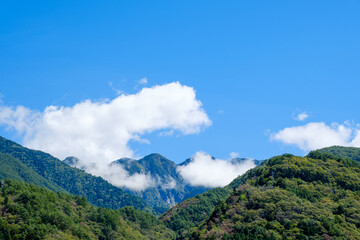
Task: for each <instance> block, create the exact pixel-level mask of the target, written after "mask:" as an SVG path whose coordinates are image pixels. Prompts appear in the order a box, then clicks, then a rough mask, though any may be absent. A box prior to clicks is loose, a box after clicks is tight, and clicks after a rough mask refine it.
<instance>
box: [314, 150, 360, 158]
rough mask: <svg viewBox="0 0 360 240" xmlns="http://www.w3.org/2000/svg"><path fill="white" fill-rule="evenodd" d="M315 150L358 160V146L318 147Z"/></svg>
mask: <svg viewBox="0 0 360 240" xmlns="http://www.w3.org/2000/svg"><path fill="white" fill-rule="evenodd" d="M314 152H315V151H314ZM316 152H320V153H331V154H333V155H335V156H338V157H342V158H349V159H352V160H355V161H358V162H360V148H356V147H341V146H332V147H326V148H321V149H318V150H316Z"/></svg>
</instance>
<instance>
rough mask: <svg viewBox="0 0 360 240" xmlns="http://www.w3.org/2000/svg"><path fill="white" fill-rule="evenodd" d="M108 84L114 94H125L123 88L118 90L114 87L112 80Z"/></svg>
mask: <svg viewBox="0 0 360 240" xmlns="http://www.w3.org/2000/svg"><path fill="white" fill-rule="evenodd" d="M109 86H110V87H111V89H112V90H113V91H114V92H115V93H116V95H120V94H125V92H124V91H123V90H120V89H117V88H116V87H114V84H113V83H112V82H109Z"/></svg>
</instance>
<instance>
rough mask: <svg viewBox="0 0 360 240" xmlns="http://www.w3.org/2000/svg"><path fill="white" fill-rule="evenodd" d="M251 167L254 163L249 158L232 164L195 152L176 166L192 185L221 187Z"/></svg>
mask: <svg viewBox="0 0 360 240" xmlns="http://www.w3.org/2000/svg"><path fill="white" fill-rule="evenodd" d="M253 167H255V164H254V161H253V160H251V159H248V160H245V161H243V162H238V163H235V164H234V163H231V162H229V161H225V160H220V159H213V158H212V157H211V156H210V155H209V154H207V153H204V152H197V153H196V154H195V156H194V157H192V159H191V162H190V163H189V164H187V165H185V166H178V168H177V170H178V172H179V173H180V175H181V176H182V177H183V178H184V180H185V181H187V182H188V183H189V184H191V185H193V186H205V187H223V186H225V185H227V184H229V183H230V182H231V181H232V180H234V179H235V178H236V177H238V176H239V175H241V174H243V173H245V172H246V171H247V170H249V169H250V168H253Z"/></svg>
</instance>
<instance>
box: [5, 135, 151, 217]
mask: <svg viewBox="0 0 360 240" xmlns="http://www.w3.org/2000/svg"><path fill="white" fill-rule="evenodd" d="M0 153H3V154H7V155H6V156H9V155H10V156H12V158H11V159H12V160H14V159H17V160H19V161H20V162H21V163H23V164H25V165H26V166H27V167H28V168H31V169H32V170H33V171H34V172H36V173H37V174H38V175H40V176H41V177H42V178H44V179H46V180H47V181H48V182H51V183H52V184H53V185H54V186H56V185H57V186H59V187H60V188H62V189H65V190H66V191H68V192H69V193H71V194H74V195H80V196H85V197H86V198H87V199H88V201H89V202H90V203H92V204H94V205H96V206H101V207H107V208H112V209H117V208H121V207H124V206H134V207H135V208H136V209H140V210H146V211H149V212H151V211H152V209H151V208H150V207H149V206H148V205H147V204H146V202H145V201H144V200H143V199H141V198H139V197H136V196H132V195H130V194H128V193H126V192H125V191H124V190H122V189H120V188H117V187H115V186H113V185H111V184H110V183H108V182H107V181H105V180H104V179H102V178H101V177H95V176H92V175H90V174H87V173H85V172H84V171H83V170H80V169H77V168H73V167H70V166H68V165H67V164H65V163H63V162H62V161H60V160H59V159H57V158H55V157H53V156H51V155H50V154H47V153H44V152H41V151H35V150H31V149H28V148H25V147H22V146H21V145H19V144H17V143H15V142H12V141H9V140H7V139H5V138H2V137H0ZM3 156H4V155H3ZM11 159H10V160H11ZM8 177H11V176H8ZM18 180H19V179H18ZM34 183H35V182H34ZM41 186H44V185H43V184H42V185H41ZM50 189H51V188H50ZM53 190H55V189H53Z"/></svg>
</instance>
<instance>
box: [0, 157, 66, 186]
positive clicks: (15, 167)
mask: <svg viewBox="0 0 360 240" xmlns="http://www.w3.org/2000/svg"><path fill="white" fill-rule="evenodd" d="M0 179H14V180H17V181H24V182H27V183H33V184H35V185H37V186H40V187H46V188H48V189H50V190H53V191H55V192H66V190H64V189H63V188H61V187H59V186H58V185H56V184H54V183H52V182H51V181H49V180H47V179H45V178H43V177H42V176H40V175H39V174H38V173H36V172H35V171H34V170H32V169H31V168H29V167H28V166H26V165H25V164H24V163H22V162H21V161H20V160H18V159H16V158H14V157H13V156H11V155H9V154H4V153H0Z"/></svg>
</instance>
